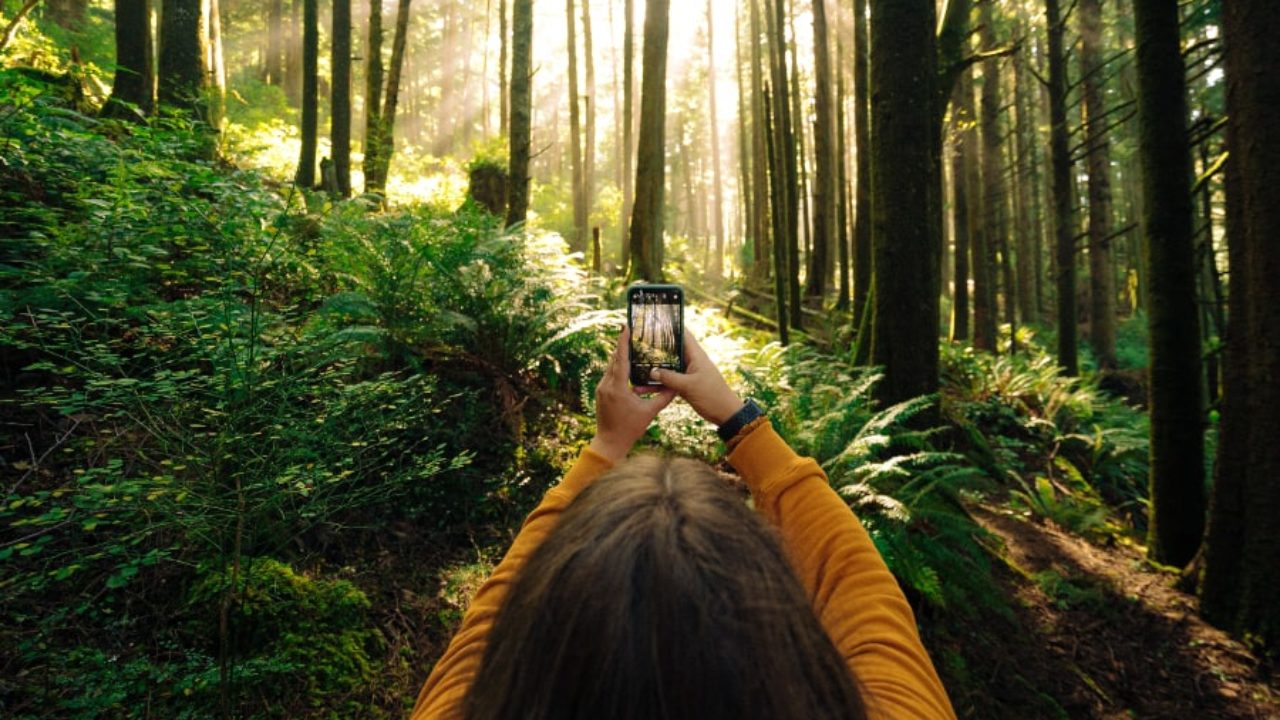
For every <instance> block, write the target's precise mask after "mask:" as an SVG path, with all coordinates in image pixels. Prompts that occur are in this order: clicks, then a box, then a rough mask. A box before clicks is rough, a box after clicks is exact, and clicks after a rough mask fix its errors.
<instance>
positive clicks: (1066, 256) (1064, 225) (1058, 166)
mask: <svg viewBox="0 0 1280 720" xmlns="http://www.w3.org/2000/svg"><path fill="white" fill-rule="evenodd" d="M1045 23H1046V24H1047V25H1048V29H1049V88H1048V92H1049V152H1050V154H1051V160H1050V166H1051V168H1052V172H1051V174H1050V181H1051V184H1052V192H1051V195H1052V197H1053V232H1054V252H1055V257H1056V258H1057V263H1056V264H1055V266H1056V267H1055V269H1056V271H1057V277H1056V282H1057V288H1058V365H1059V366H1060V367H1061V368H1062V372H1063V373H1065V374H1067V375H1076V374H1079V372H1080V368H1079V361H1078V358H1077V348H1076V332H1077V330H1076V245H1075V224H1074V223H1073V221H1072V214H1071V194H1072V192H1073V191H1072V188H1071V155H1070V153H1069V152H1068V149H1067V68H1066V60H1065V58H1064V57H1063V48H1062V36H1063V33H1064V31H1065V29H1064V28H1063V23H1062V18H1061V13H1060V6H1059V2H1058V0H1045ZM1179 77H1181V73H1179Z"/></svg>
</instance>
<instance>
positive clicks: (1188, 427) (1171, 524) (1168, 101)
mask: <svg viewBox="0 0 1280 720" xmlns="http://www.w3.org/2000/svg"><path fill="white" fill-rule="evenodd" d="M1134 20H1135V24H1136V29H1137V68H1138V123H1139V137H1138V139H1139V142H1138V151H1139V155H1140V158H1141V162H1142V176H1143V184H1142V188H1143V192H1142V195H1143V207H1144V210H1145V212H1144V214H1143V231H1144V233H1143V234H1144V235H1145V237H1146V243H1147V247H1146V256H1147V262H1148V272H1147V277H1148V281H1147V292H1148V294H1149V295H1148V310H1147V321H1148V329H1149V333H1150V338H1151V385H1150V392H1149V398H1150V403H1149V407H1150V411H1151V491H1150V497H1151V520H1150V524H1149V530H1148V544H1149V546H1150V553H1151V556H1152V557H1153V558H1155V559H1156V560H1158V561H1160V562H1162V563H1165V564H1168V565H1179V566H1180V565H1184V564H1186V563H1187V562H1189V561H1190V560H1191V558H1192V557H1193V556H1194V555H1195V553H1196V549H1197V548H1198V547H1199V546H1200V539H1201V535H1202V534H1203V531H1204V512H1205V500H1204V417H1203V402H1202V394H1201V384H1200V381H1201V377H1200V322H1199V317H1198V308H1197V307H1196V276H1195V249H1194V243H1193V241H1192V232H1191V186H1190V174H1191V165H1190V158H1189V156H1188V154H1187V153H1188V146H1187V132H1186V112H1187V108H1186V99H1185V97H1184V93H1185V92H1186V86H1185V81H1184V76H1183V70H1182V55H1181V53H1180V51H1179V37H1178V30H1179V28H1178V6H1177V2H1176V1H1175V0H1136V1H1135V3H1134ZM1250 300H1251V301H1253V302H1256V301H1257V298H1250ZM1255 391H1256V392H1263V389H1262V388H1256V389H1255Z"/></svg>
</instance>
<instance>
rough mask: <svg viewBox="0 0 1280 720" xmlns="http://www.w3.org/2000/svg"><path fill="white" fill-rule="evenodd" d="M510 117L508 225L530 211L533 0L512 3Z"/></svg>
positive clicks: (519, 220)
mask: <svg viewBox="0 0 1280 720" xmlns="http://www.w3.org/2000/svg"><path fill="white" fill-rule="evenodd" d="M511 28H512V33H511V120H510V122H509V124H508V126H509V127H510V129H511V135H510V140H509V143H510V146H511V152H510V159H509V162H510V166H511V167H510V171H509V173H508V178H507V180H508V182H510V183H511V190H510V192H508V193H507V226H508V227H510V226H512V225H517V224H521V223H523V222H524V221H525V216H526V215H527V214H528V211H529V144H530V129H531V128H530V115H531V113H532V112H533V89H532V80H533V66H532V64H531V59H532V54H533V0H513V2H512V5H511Z"/></svg>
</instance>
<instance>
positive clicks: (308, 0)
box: [295, 0, 320, 188]
mask: <svg viewBox="0 0 1280 720" xmlns="http://www.w3.org/2000/svg"><path fill="white" fill-rule="evenodd" d="M317 5H318V0H302V128H301V130H302V150H301V151H300V153H299V156H298V174H297V176H296V177H295V182H297V184H298V185H299V186H300V187H304V188H311V187H313V186H314V185H315V184H316V125H317V123H318V117H317V116H318V113H317V110H318V104H319V94H320V93H319V91H320V79H319V77H318V74H319V67H320V57H319V55H320V18H319V8H318V7H317Z"/></svg>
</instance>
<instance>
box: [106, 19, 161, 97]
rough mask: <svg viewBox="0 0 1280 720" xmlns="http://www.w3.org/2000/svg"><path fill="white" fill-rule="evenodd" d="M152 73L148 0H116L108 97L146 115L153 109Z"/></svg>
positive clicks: (153, 80)
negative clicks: (112, 74) (113, 67)
mask: <svg viewBox="0 0 1280 720" xmlns="http://www.w3.org/2000/svg"><path fill="white" fill-rule="evenodd" d="M155 77H156V76H155V65H154V63H153V57H152V53H151V2H150V0H116V74H115V80H114V82H113V83H112V87H111V101H112V102H125V103H131V104H133V105H137V106H138V110H140V111H141V112H142V113H143V114H144V115H150V114H151V113H152V112H154V111H155V101H154V99H153V98H152V90H153V88H154V87H155Z"/></svg>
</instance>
